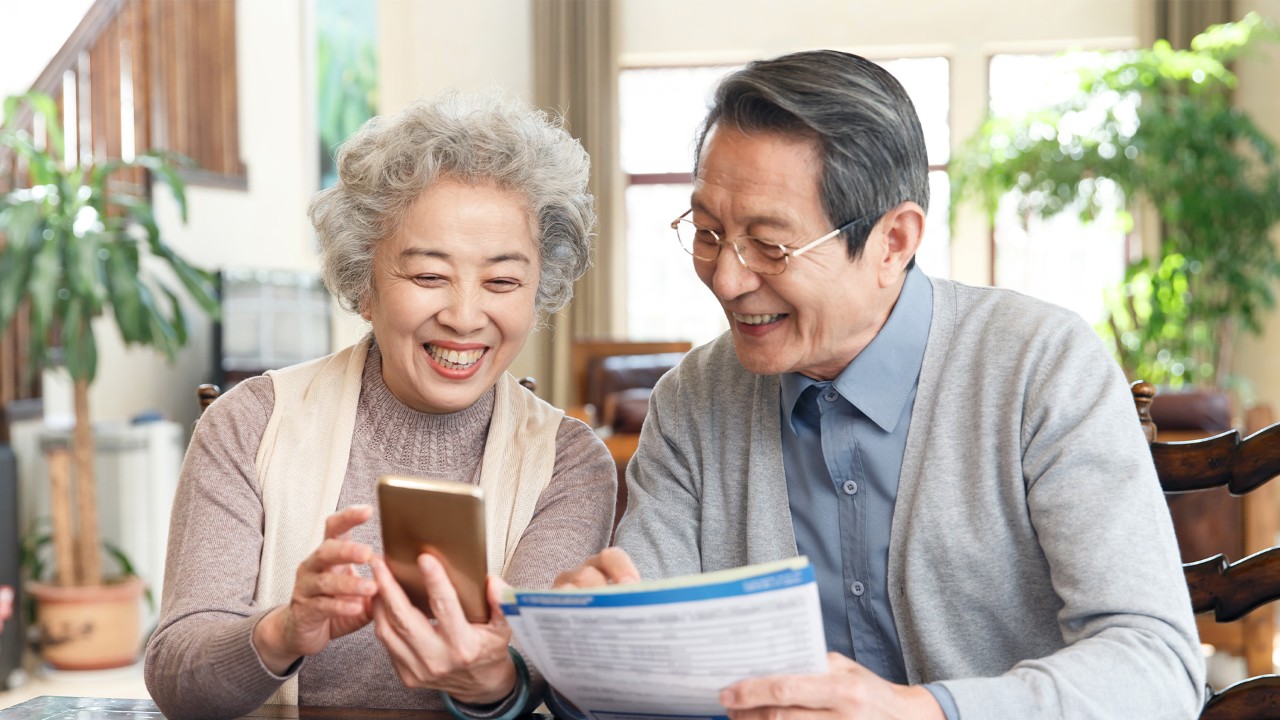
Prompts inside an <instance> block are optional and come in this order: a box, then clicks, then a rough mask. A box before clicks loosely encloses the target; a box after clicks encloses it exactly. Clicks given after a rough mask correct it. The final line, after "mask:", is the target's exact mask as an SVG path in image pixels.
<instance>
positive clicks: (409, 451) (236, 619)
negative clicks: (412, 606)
mask: <svg viewBox="0 0 1280 720" xmlns="http://www.w3.org/2000/svg"><path fill="white" fill-rule="evenodd" d="M274 399H275V398H274V393H273V390H272V385H271V380H270V379H269V378H266V377H259V378H252V379H250V380H246V381H245V382H243V383H241V384H240V385H238V386H236V387H235V388H234V389H232V390H230V391H228V392H227V393H226V395H224V396H223V397H222V398H220V399H219V400H218V401H217V402H215V403H214V404H213V405H211V406H210V407H209V408H208V409H207V410H206V411H205V412H204V415H203V417H202V418H201V420H200V422H199V423H198V425H197V427H196V432H195V434H194V436H193V437H192V439H191V445H190V447H189V448H188V449H187V455H186V459H185V461H184V463H183V467H182V476H181V479H180V481H179V484H178V491H177V496H176V497H175V499H174V505H173V516H172V521H171V524H170V528H169V549H168V558H167V561H166V563H167V566H166V570H165V582H164V602H163V607H162V609H161V616H160V623H159V625H158V627H157V628H156V631H155V634H154V635H153V636H152V638H151V642H150V644H149V645H148V646H147V654H146V670H145V676H146V682H147V689H148V690H149V691H150V692H151V696H152V698H153V699H154V700H155V702H156V704H157V705H158V706H159V707H160V709H161V710H162V711H163V712H164V713H165V716H166V717H170V718H210V717H237V716H239V715H242V714H244V713H246V712H248V711H250V710H252V709H254V708H256V707H258V706H259V705H261V704H262V703H263V702H265V701H266V700H267V698H269V697H270V695H271V694H272V693H273V692H274V691H275V690H276V688H278V687H279V685H280V684H281V683H282V682H283V680H284V678H281V677H279V676H275V675H273V674H271V673H270V672H269V671H268V670H267V669H266V668H265V667H263V665H262V663H261V662H260V661H259V660H258V657H257V654H256V653H255V651H254V649H253V647H252V644H251V641H250V638H251V635H252V632H253V626H254V625H255V624H256V623H257V622H258V620H259V619H261V617H262V616H263V615H264V614H265V613H266V612H267V611H268V610H269V609H270V608H264V607H258V606H257V605H256V604H255V603H254V600H253V596H254V590H255V587H256V585H257V580H258V564H259V558H260V555H261V551H262V526H263V508H262V493H261V492H260V489H259V487H258V477H257V471H256V469H255V467H254V458H255V456H256V454H257V451H258V445H259V442H260V441H261V439H262V434H263V431H264V430H265V429H266V426H267V420H268V418H270V416H271V411H272V406H273V403H274ZM493 407H494V391H493V390H492V389H490V390H489V391H488V392H487V393H485V394H484V395H483V396H481V397H480V399H479V400H478V401H477V402H476V403H475V404H474V405H472V406H471V407H469V408H467V409H465V410H462V411H459V412H456V413H451V414H445V415H432V414H427V413H420V412H417V411H415V410H413V409H411V408H409V407H407V406H406V405H404V404H403V403H401V402H400V401H399V400H397V399H396V398H395V397H394V396H393V395H392V394H391V392H390V391H389V390H388V389H387V386H386V385H385V384H384V383H383V380H382V373H381V354H380V353H379V352H378V348H377V344H376V343H374V344H373V345H372V346H371V347H370V349H369V357H368V360H367V361H366V364H365V371H364V380H363V386H362V388H361V391H360V402H359V408H358V410H357V415H356V426H355V428H356V429H355V433H354V437H353V440H352V445H351V458H350V461H349V464H348V466H347V475H346V480H345V481H344V483H343V486H342V493H341V496H340V498H339V501H338V506H339V507H346V506H348V505H353V504H357V503H367V504H370V505H376V501H375V497H374V488H375V484H376V482H377V478H378V476H379V475H383V474H401V475H421V476H431V477H435V478H446V479H453V480H463V481H467V482H471V483H476V482H478V481H479V478H480V459H481V457H482V455H483V452H484V445H485V439H486V437H487V435H488V430H489V420H490V417H491V416H492V414H493ZM316 430H317V432H324V429H323V428H317V429H316ZM616 484H617V480H616V475H615V470H614V464H613V460H612V459H611V458H610V456H609V452H608V450H607V449H606V448H605V446H604V444H603V443H602V442H601V441H600V439H599V438H597V437H596V435H595V434H594V433H593V432H592V431H591V429H590V428H588V427H587V426H586V425H585V424H583V423H582V422H579V421H577V420H574V419H572V418H568V417H566V418H565V419H564V420H563V421H562V422H561V424H560V430H559V432H558V434H557V435H556V458H555V467H554V470H553V476H552V480H551V483H550V484H549V485H548V486H547V488H546V490H545V491H544V492H543V493H542V496H541V497H540V498H539V499H538V504H537V508H536V509H535V511H534V515H533V519H532V520H531V521H530V522H529V527H528V529H526V530H525V533H524V535H523V537H522V538H521V540H520V544H519V546H518V547H517V548H516V553H515V556H514V558H513V559H512V562H511V566H510V567H511V571H510V572H509V573H508V575H507V577H506V578H505V579H506V581H507V582H509V583H511V584H512V585H515V586H517V587H528V588H542V587H550V586H551V583H552V581H553V580H554V579H555V576H556V575H557V574H558V573H560V572H561V571H563V570H566V569H569V568H572V567H575V566H577V565H579V564H580V563H581V562H582V561H583V560H584V559H586V558H587V557H588V556H589V555H591V554H592V553H595V552H598V551H599V550H600V549H601V548H603V547H604V546H605V545H606V544H607V542H608V539H609V531H610V528H611V524H612V523H611V521H612V519H613V506H614V497H615V490H616ZM352 539H354V540H356V541H358V542H362V543H365V544H367V545H369V546H370V547H372V548H373V550H374V551H375V552H378V553H381V551H382V536H381V528H380V526H379V523H378V517H377V514H376V513H375V514H374V517H373V518H372V519H371V520H370V521H369V522H368V523H366V524H364V525H362V526H360V527H358V528H356V529H355V530H354V531H353V532H352ZM359 572H360V574H361V575H363V576H365V577H368V576H369V570H368V568H367V567H360V568H359ZM299 672H300V675H299V688H298V701H299V704H300V705H327V706H352V707H379V708H426V709H439V708H441V707H442V705H441V701H440V696H439V693H437V692H436V691H434V690H411V689H408V688H405V687H404V686H403V685H402V684H401V683H400V680H399V678H398V677H397V676H396V673H395V670H394V669H393V668H392V665H391V661H390V658H389V657H388V656H387V653H386V650H385V649H384V648H383V647H382V645H381V644H380V643H379V642H378V640H377V638H376V637H375V636H374V632H373V625H372V623H371V624H369V625H366V626H365V627H363V628H361V629H360V630H359V631H357V632H355V633H352V634H350V635H347V636H345V637H342V638H338V639H337V640H334V641H333V642H331V643H329V646H328V647H327V648H325V650H324V651H323V652H321V653H319V654H317V655H314V656H311V657H309V658H307V659H306V660H305V661H304V662H303V663H302V667H301V669H300V671H299Z"/></svg>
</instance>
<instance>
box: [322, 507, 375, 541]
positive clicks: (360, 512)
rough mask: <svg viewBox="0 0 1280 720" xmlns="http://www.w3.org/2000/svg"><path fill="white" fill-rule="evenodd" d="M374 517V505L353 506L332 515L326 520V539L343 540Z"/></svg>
mask: <svg viewBox="0 0 1280 720" xmlns="http://www.w3.org/2000/svg"><path fill="white" fill-rule="evenodd" d="M371 517H373V506H372V505H351V506H349V507H345V508H343V509H341V510H339V511H338V512H336V513H334V514H332V515H330V516H329V517H327V518H325V520H324V537H325V539H326V540H328V539H331V538H343V537H345V536H346V535H347V534H348V533H350V532H351V529H352V528H354V527H356V526H357V525H362V524H364V523H365V522H366V521H367V520H368V519H369V518H371Z"/></svg>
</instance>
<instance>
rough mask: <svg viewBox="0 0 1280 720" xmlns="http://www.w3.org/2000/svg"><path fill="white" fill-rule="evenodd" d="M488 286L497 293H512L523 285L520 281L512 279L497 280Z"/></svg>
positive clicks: (488, 283)
mask: <svg viewBox="0 0 1280 720" xmlns="http://www.w3.org/2000/svg"><path fill="white" fill-rule="evenodd" d="M486 284H487V285H488V286H489V288H490V289H491V290H493V291H495V292H511V291H512V290H515V289H516V288H519V287H520V285H521V283H520V281H518V280H515V279H512V278H496V279H493V280H490V281H488V282H487V283H486Z"/></svg>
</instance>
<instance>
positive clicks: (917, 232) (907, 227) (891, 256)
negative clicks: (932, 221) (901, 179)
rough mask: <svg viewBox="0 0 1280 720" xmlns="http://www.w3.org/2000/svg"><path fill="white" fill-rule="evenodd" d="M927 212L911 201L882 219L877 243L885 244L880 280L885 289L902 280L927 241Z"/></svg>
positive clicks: (879, 268)
mask: <svg viewBox="0 0 1280 720" xmlns="http://www.w3.org/2000/svg"><path fill="white" fill-rule="evenodd" d="M924 218H925V212H924V209H923V208H921V207H920V206H919V205H917V204H916V203H914V202H912V201H910V200H908V201H906V202H903V203H900V204H898V205H897V206H896V207H894V208H893V209H892V210H890V211H889V212H887V213H885V214H884V217H882V218H880V223H879V225H880V233H879V236H878V237H876V238H875V242H879V243H882V244H883V247H884V253H883V255H882V256H881V258H880V263H879V267H878V268H877V276H878V279H879V281H880V286H881V287H889V286H890V285H893V284H895V283H897V282H898V281H899V280H900V279H901V278H902V273H903V271H905V270H906V267H907V264H908V263H910V262H911V258H913V257H915V255H916V250H918V249H920V241H921V240H923V239H924Z"/></svg>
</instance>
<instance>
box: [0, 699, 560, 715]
mask: <svg viewBox="0 0 1280 720" xmlns="http://www.w3.org/2000/svg"><path fill="white" fill-rule="evenodd" d="M244 717H245V718H278V719H282V718H298V719H300V720H392V718H409V719H410V720H450V715H449V714H448V713H443V712H428V711H426V710H369V709H363V708H325V707H294V706H292V705H263V706H262V707H260V708H258V709H257V710H254V711H253V712H251V713H249V714H248V715H245V716H244ZM529 717H531V718H535V719H536V720H549V719H548V716H545V715H531V716H529ZM55 718H57V719H58V720H163V719H164V715H163V714H161V712H160V710H159V709H158V708H156V705H155V703H153V702H151V701H150V700H137V699H128V700H125V699H120V698H91V697H61V696H56V695H43V696H41V697H37V698H32V699H30V700H28V701H26V702H24V703H19V704H17V705H14V706H13V707H10V708H5V709H3V710H0V720H54V719H55Z"/></svg>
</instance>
